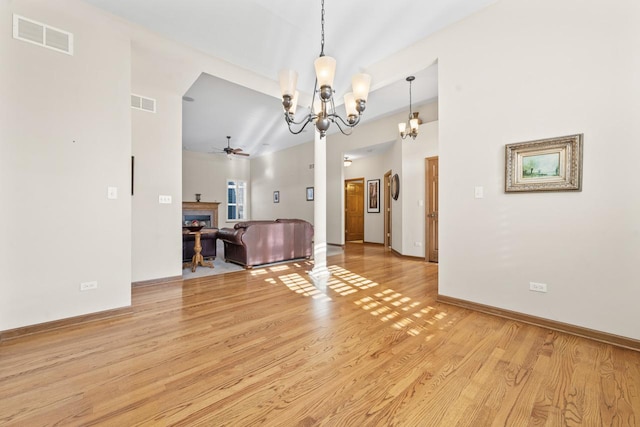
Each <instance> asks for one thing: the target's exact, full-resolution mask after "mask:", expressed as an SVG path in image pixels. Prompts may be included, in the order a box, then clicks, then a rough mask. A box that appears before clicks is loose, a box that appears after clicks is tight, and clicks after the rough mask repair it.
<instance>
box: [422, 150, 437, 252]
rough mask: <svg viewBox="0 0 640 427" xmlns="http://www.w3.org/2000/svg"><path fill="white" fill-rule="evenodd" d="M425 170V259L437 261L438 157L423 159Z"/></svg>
mask: <svg viewBox="0 0 640 427" xmlns="http://www.w3.org/2000/svg"><path fill="white" fill-rule="evenodd" d="M424 162H425V163H424V168H425V169H424V171H425V174H424V175H425V181H426V182H425V186H424V188H425V200H426V201H427V203H426V205H425V220H426V221H425V227H424V229H425V232H426V236H425V241H426V242H427V248H426V249H427V250H426V251H425V261H428V262H438V157H437V156H436V157H427V158H426V159H424Z"/></svg>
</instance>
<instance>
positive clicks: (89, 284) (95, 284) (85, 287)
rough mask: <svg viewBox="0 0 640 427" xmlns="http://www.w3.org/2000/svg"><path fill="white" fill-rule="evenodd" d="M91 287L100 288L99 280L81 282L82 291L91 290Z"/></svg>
mask: <svg viewBox="0 0 640 427" xmlns="http://www.w3.org/2000/svg"><path fill="white" fill-rule="evenodd" d="M91 289H98V282H97V281H95V280H94V281H92V282H82V283H80V290H81V291H90V290H91Z"/></svg>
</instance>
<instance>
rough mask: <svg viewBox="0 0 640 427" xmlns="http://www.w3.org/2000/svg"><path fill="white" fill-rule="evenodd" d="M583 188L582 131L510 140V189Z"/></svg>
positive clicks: (507, 160)
mask: <svg viewBox="0 0 640 427" xmlns="http://www.w3.org/2000/svg"><path fill="white" fill-rule="evenodd" d="M581 190H582V134H576V135H569V136H561V137H558V138H549V139H540V140H536V141H528V142H519V143H516V144H507V145H506V147H505V189H504V191H505V192H507V193H512V192H531V191H581Z"/></svg>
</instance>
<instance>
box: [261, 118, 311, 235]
mask: <svg viewBox="0 0 640 427" xmlns="http://www.w3.org/2000/svg"><path fill="white" fill-rule="evenodd" d="M283 125H284V124H283ZM301 138H302V136H301ZM311 164H313V142H310V143H307V144H301V145H297V146H294V147H291V148H289V149H286V150H282V151H278V152H277V153H274V154H268V155H264V156H261V157H258V158H256V159H252V160H251V191H252V193H251V206H252V208H251V218H252V219H277V218H300V219H304V220H306V221H309V222H310V223H312V224H313V203H314V202H311V201H307V198H306V188H307V187H313V186H314V184H313V169H311V168H310V167H309V165H311ZM274 191H279V192H280V203H273V192H274Z"/></svg>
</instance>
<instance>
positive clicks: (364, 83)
mask: <svg viewBox="0 0 640 427" xmlns="http://www.w3.org/2000/svg"><path fill="white" fill-rule="evenodd" d="M351 87H352V88H353V97H354V99H357V100H360V101H365V102H366V101H367V98H368V96H369V88H370V87H371V76H370V75H368V74H363V73H360V74H356V75H354V76H353V77H352V78H351Z"/></svg>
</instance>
